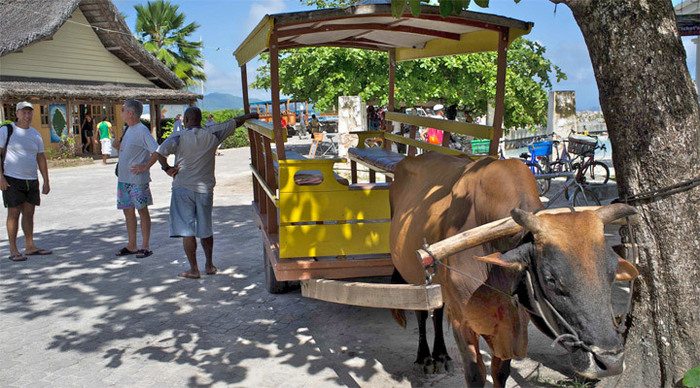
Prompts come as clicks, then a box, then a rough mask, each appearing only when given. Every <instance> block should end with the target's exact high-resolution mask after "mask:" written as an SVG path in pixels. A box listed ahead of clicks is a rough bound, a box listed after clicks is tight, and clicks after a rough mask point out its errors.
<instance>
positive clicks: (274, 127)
mask: <svg viewBox="0 0 700 388" xmlns="http://www.w3.org/2000/svg"><path fill="white" fill-rule="evenodd" d="M531 28H532V24H531V23H527V22H523V21H519V20H515V19H510V18H505V17H501V16H496V15H489V14H483V13H476V12H462V13H461V14H459V15H455V16H450V17H442V16H440V14H439V10H438V8H437V7H429V6H423V7H422V10H421V14H420V16H417V17H415V16H412V15H410V14H404V15H403V16H402V17H400V18H394V17H393V16H392V14H391V6H390V5H388V4H378V5H360V6H354V7H349V8H343V9H324V10H317V11H309V12H294V13H284V14H275V15H267V16H265V17H264V18H263V19H262V21H260V23H259V24H258V25H257V26H256V27H255V29H254V30H253V31H252V32H251V33H250V35H249V36H248V37H247V38H246V39H245V41H243V43H242V44H241V45H240V46H239V47H238V49H237V50H236V51H235V57H236V60H237V61H238V64H239V65H240V68H241V76H242V84H243V100H244V107H245V111H246V113H248V112H249V111H250V103H249V100H248V77H247V72H246V63H248V62H249V61H250V60H252V59H253V58H255V57H256V56H257V55H259V54H260V53H262V52H269V54H270V72H271V74H270V79H271V85H270V86H271V94H272V98H271V99H272V104H271V106H272V116H273V117H272V121H271V122H263V121H260V120H249V121H247V122H246V124H245V125H246V127H247V128H248V135H249V137H250V151H251V154H250V155H251V169H252V174H253V191H254V200H253V209H254V217H255V220H256V222H257V224H258V226H259V228H260V230H261V232H262V240H263V245H264V247H263V248H264V249H263V263H264V268H265V271H266V272H265V273H266V286H267V289H268V290H269V291H270V292H272V293H279V292H283V291H284V290H285V288H286V282H288V281H298V280H308V279H344V278H354V277H370V276H387V275H390V274H391V273H392V271H393V266H392V263H391V259H390V256H389V241H388V238H389V225H390V219H391V214H390V208H389V192H388V190H387V188H388V186H389V184H390V182H391V178H392V170H393V167H394V166H395V165H396V163H397V162H398V161H400V160H401V159H402V158H404V157H406V155H403V154H397V153H394V152H391V143H392V142H397V143H402V144H405V145H407V147H406V148H407V155H415V154H416V150H417V149H418V148H421V149H423V150H426V151H437V152H444V153H449V154H459V153H460V152H459V151H455V150H452V149H449V148H447V147H446V146H447V143H444V144H443V145H442V146H441V145H432V144H427V143H425V142H422V141H420V140H418V139H416V132H417V131H416V128H417V127H419V126H421V127H433V128H438V129H442V130H444V131H445V132H447V133H446V136H445V139H449V136H448V135H449V133H450V132H452V133H459V134H465V135H471V136H474V137H476V138H481V139H489V140H491V147H490V150H489V154H491V155H496V153H497V147H498V140H499V139H500V137H501V134H502V128H501V125H502V122H503V111H504V105H503V98H504V90H505V77H506V52H507V47H508V45H509V44H510V43H511V42H512V41H513V40H514V39H516V38H518V37H520V36H522V35H524V34H527V33H528V32H529V31H530V29H531ZM317 46H331V47H342V48H356V49H368V50H380V51H386V52H388V54H389V55H388V56H389V61H388V70H389V71H388V74H389V99H388V110H389V113H387V114H386V117H385V118H386V121H387V127H386V128H385V129H386V131H378V132H362V133H358V136H359V138H360V140H359V144H358V147H356V148H353V149H350V151H349V155H348V156H349V159H350V161H351V171H352V173H351V177H350V180H349V181H348V180H346V179H342V178H341V177H339V176H338V175H337V174H336V172H335V171H334V166H335V164H336V163H340V162H345V159H307V158H305V157H304V156H302V155H299V154H298V153H295V152H292V151H290V150H286V149H285V138H286V136H285V131H284V130H283V129H282V128H280V114H281V113H280V109H279V108H280V103H279V101H280V89H279V74H278V71H279V62H278V61H279V54H280V51H282V50H286V49H294V48H300V47H317ZM483 51H497V52H498V59H497V69H498V72H497V85H496V101H495V117H494V120H493V126H484V125H478V124H473V123H463V122H456V121H447V120H438V119H434V118H428V117H419V116H409V115H405V114H401V113H395V112H394V108H395V104H394V102H395V100H394V83H395V82H394V81H395V67H396V62H397V61H406V60H413V59H419V58H429V57H435V56H445V55H453V54H467V53H475V52H483ZM392 123H404V124H407V125H410V126H411V128H412V130H411V131H410V133H411V136H410V137H404V136H399V135H395V134H392V133H390V132H391V128H392ZM370 137H371V138H375V139H376V138H380V139H381V141H380V143H381V144H382V146H381V147H368V146H366V145H367V144H369V142H366V141H365V140H366V139H367V138H370ZM374 143H376V142H374ZM473 157H476V156H473ZM358 164H362V165H365V166H367V167H368V168H369V179H368V182H358V173H357V168H358ZM377 173H380V174H383V175H384V176H385V179H384V182H377V179H376V174H377ZM329 284H330V285H329ZM345 286H346V285H343V286H339V287H345ZM328 287H331V288H332V284H331V283H328V282H327V281H317V282H311V283H306V285H305V288H308V289H306V291H305V295H306V294H316V296H317V297H318V295H321V294H324V295H330V294H336V295H337V294H338V292H337V291H339V289H335V291H336V292H334V291H333V290H331V289H328ZM406 287H412V286H406ZM321 289H322V290H323V292H321V291H319V290H321ZM419 292H422V291H419ZM345 293H346V294H347V292H345ZM375 294H376V292H375ZM383 294H384V295H389V296H388V298H392V297H393V296H391V294H390V293H389V294H387V293H383ZM438 294H439V292H438ZM355 295H362V292H358V293H355ZM403 295H406V293H405V292H404V294H403ZM343 298H344V299H343V302H344V303H352V301H349V300H348V297H347V295H346V296H345V297H343ZM350 299H353V298H350ZM333 301H338V300H333ZM387 303H388V302H387ZM353 304H357V303H353ZM379 304H381V303H379ZM389 304H390V303H389ZM391 306H395V304H394V305H391ZM391 306H389V307H391ZM375 307H387V306H385V305H381V306H375Z"/></svg>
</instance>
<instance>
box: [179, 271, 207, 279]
mask: <svg viewBox="0 0 700 388" xmlns="http://www.w3.org/2000/svg"><path fill="white" fill-rule="evenodd" d="M177 276H179V277H181V278H185V279H199V278H200V277H201V276H199V274H193V273H191V272H182V273H180V274H179V275H177Z"/></svg>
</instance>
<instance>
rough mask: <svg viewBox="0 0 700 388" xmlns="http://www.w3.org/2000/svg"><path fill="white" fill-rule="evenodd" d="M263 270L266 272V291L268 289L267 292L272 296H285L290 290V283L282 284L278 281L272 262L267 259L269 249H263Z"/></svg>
mask: <svg viewBox="0 0 700 388" xmlns="http://www.w3.org/2000/svg"><path fill="white" fill-rule="evenodd" d="M262 257H263V268H264V270H265V289H267V292H269V293H270V294H283V293H285V292H286V291H287V289H288V283H289V282H280V281H277V278H276V277H275V270H274V269H272V266H271V265H270V260H269V258H268V257H267V249H265V248H264V247H263V254H262Z"/></svg>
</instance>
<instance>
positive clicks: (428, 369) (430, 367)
mask: <svg viewBox="0 0 700 388" xmlns="http://www.w3.org/2000/svg"><path fill="white" fill-rule="evenodd" d="M414 366H415V367H416V369H419V370H420V371H421V372H423V373H424V374H426V375H432V374H435V373H436V372H437V370H436V368H435V360H433V358H432V357H426V358H425V359H423V361H416V362H415V363H414Z"/></svg>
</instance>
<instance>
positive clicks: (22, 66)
mask: <svg viewBox="0 0 700 388" xmlns="http://www.w3.org/2000/svg"><path fill="white" fill-rule="evenodd" d="M73 22H77V23H80V24H77V23H73ZM88 24H89V23H88V21H87V19H85V16H84V15H83V13H82V12H80V9H76V11H75V12H74V13H73V15H72V16H71V18H70V19H68V20H67V21H66V22H65V24H64V25H63V26H61V28H59V30H58V31H57V32H56V33H55V34H54V36H53V37H52V39H51V40H44V41H40V42H35V43H32V44H31V45H29V46H27V47H25V48H24V49H22V51H21V52H16V53H11V54H7V55H5V56H3V57H1V58H0V74H1V75H3V76H16V77H33V78H51V79H66V80H80V81H103V82H112V83H127V84H141V85H149V86H152V85H153V83H152V82H151V81H149V80H148V79H146V78H145V77H144V76H142V75H141V74H139V73H138V72H137V71H136V70H134V69H133V68H131V67H130V66H129V65H127V64H126V63H124V62H123V61H122V60H120V59H119V58H117V57H116V56H114V55H113V54H112V53H111V52H109V51H108V50H107V49H106V48H105V47H104V45H103V44H102V42H101V41H100V39H99V38H98V37H97V34H95V32H94V31H93V30H92V28H90V27H88V26H86V25H88Z"/></svg>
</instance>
